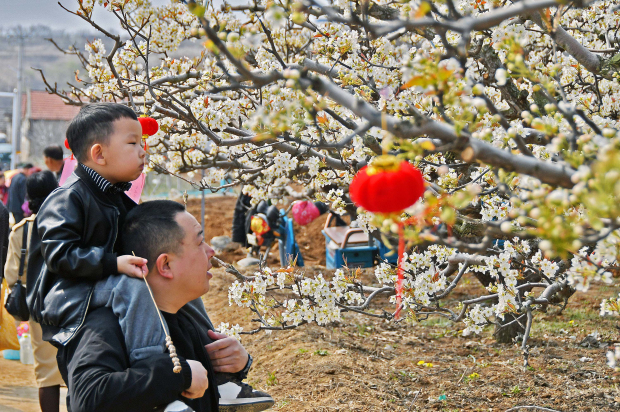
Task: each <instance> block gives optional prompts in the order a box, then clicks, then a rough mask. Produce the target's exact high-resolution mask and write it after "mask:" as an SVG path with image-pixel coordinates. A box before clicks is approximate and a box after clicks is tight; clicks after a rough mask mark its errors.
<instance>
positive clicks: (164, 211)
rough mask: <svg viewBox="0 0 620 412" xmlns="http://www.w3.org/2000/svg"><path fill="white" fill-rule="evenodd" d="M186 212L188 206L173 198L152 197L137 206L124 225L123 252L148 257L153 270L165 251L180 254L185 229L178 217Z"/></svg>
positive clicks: (150, 267) (122, 236)
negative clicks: (180, 224)
mask: <svg viewBox="0 0 620 412" xmlns="http://www.w3.org/2000/svg"><path fill="white" fill-rule="evenodd" d="M183 212H185V207H184V206H183V205H182V204H180V203H177V202H173V201H172V200H152V201H150V202H144V203H142V204H140V205H138V206H136V207H135V208H133V209H132V210H131V211H130V212H129V213H128V214H127V217H126V218H125V225H124V226H123V231H122V235H121V252H122V254H123V255H132V254H135V255H136V256H139V257H141V258H144V259H146V260H148V268H149V270H151V269H152V268H153V266H154V265H155V261H156V260H157V258H158V257H159V255H161V254H162V253H177V252H178V251H179V248H180V247H181V242H182V241H183V238H184V237H185V232H184V231H183V229H182V228H181V226H179V224H178V223H177V221H176V220H175V218H176V216H177V214H179V213H183Z"/></svg>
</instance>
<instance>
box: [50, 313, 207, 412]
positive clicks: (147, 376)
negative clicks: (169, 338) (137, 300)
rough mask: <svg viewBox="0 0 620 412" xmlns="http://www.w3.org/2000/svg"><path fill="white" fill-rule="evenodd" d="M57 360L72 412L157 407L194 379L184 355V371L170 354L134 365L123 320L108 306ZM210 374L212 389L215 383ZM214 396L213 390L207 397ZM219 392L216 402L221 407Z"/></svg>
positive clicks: (135, 410)
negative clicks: (175, 367)
mask: <svg viewBox="0 0 620 412" xmlns="http://www.w3.org/2000/svg"><path fill="white" fill-rule="evenodd" d="M57 359H58V369H59V370H60V374H61V375H62V378H63V379H64V380H65V383H66V384H67V388H68V393H67V409H68V410H69V411H70V412H146V411H153V409H154V408H156V407H158V406H161V405H166V404H168V403H170V402H173V401H175V400H177V399H179V398H180V394H181V393H182V392H183V391H184V390H186V389H188V388H189V387H190V386H191V382H192V374H191V369H190V367H189V364H188V363H187V360H186V359H185V358H183V357H182V356H181V355H180V354H179V360H180V361H181V368H182V370H181V373H174V372H173V371H172V368H173V367H174V365H173V363H172V360H171V359H170V356H169V354H168V353H167V352H166V353H162V354H159V355H154V356H151V357H149V358H147V359H143V360H141V361H138V362H136V363H134V364H133V365H131V366H130V363H129V355H128V354H127V349H126V346H125V339H124V338H123V332H122V330H121V327H120V325H119V323H118V318H117V317H116V316H115V315H114V313H113V312H112V310H111V309H109V308H105V307H103V308H98V309H95V310H93V311H91V312H89V313H88V316H87V317H86V319H85V320H84V325H83V327H81V328H80V329H79V330H78V331H77V333H76V334H75V337H74V338H73V339H71V341H70V342H68V343H67V345H66V346H63V347H60V348H59V349H58V355H57ZM209 370H212V369H209ZM211 376H212V375H210V376H209V387H210V388H211V387H214V386H215V385H214V384H213V383H212V379H211ZM214 390H215V393H217V389H214ZM213 394H214V391H213V389H212V390H211V391H209V390H208V391H207V392H206V393H205V396H211V397H213V396H214V395H213ZM215 396H216V397H215V399H211V401H213V402H214V404H215V405H217V395H215ZM216 410H217V406H216ZM197 412H203V411H201V410H200V409H197Z"/></svg>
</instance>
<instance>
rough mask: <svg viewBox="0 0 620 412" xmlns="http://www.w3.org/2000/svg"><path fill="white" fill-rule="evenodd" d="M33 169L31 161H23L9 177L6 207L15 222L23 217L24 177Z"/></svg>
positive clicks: (24, 198) (32, 171)
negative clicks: (15, 172) (11, 176)
mask: <svg viewBox="0 0 620 412" xmlns="http://www.w3.org/2000/svg"><path fill="white" fill-rule="evenodd" d="M34 171H35V169H34V167H33V166H32V163H25V164H23V165H21V167H20V168H19V171H18V172H17V174H16V175H15V176H13V178H12V179H11V186H10V187H9V204H8V207H7V209H9V212H11V214H12V215H13V219H15V223H19V222H21V221H22V219H23V218H24V211H23V209H22V205H23V204H24V201H25V200H26V178H27V177H28V176H30V175H31V174H32V173H34Z"/></svg>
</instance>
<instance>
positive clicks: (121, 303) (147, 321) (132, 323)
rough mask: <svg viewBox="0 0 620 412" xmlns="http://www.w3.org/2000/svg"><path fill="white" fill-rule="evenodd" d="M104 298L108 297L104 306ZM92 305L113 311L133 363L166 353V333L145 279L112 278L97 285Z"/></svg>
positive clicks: (117, 276) (122, 276) (123, 276)
mask: <svg viewBox="0 0 620 412" xmlns="http://www.w3.org/2000/svg"><path fill="white" fill-rule="evenodd" d="M102 295H107V300H106V301H105V303H104V304H103V305H101V303H102V301H103V299H102ZM93 304H99V305H100V306H106V307H109V308H111V309H112V311H113V312H114V314H115V315H116V316H117V317H118V320H119V324H120V325H121V330H122V331H123V336H124V337H125V344H126V345H127V351H128V352H129V361H130V363H132V364H133V363H134V362H136V361H139V360H141V359H145V358H148V357H150V356H152V355H156V354H159V353H163V352H164V349H165V344H164V342H165V338H166V334H165V332H164V330H163V329H162V325H161V322H160V320H159V316H158V314H157V310H158V309H157V307H156V306H155V303H154V302H153V300H152V299H151V295H150V294H149V291H148V290H147V287H146V284H145V283H144V280H141V279H135V278H130V277H129V276H125V275H115V276H110V277H108V278H107V279H104V280H102V281H101V282H99V283H98V284H97V285H96V286H95V299H94V301H93ZM164 322H165V321H164Z"/></svg>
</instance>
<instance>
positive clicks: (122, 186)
mask: <svg viewBox="0 0 620 412" xmlns="http://www.w3.org/2000/svg"><path fill="white" fill-rule="evenodd" d="M80 167H82V168H83V169H84V170H85V171H86V173H87V174H88V176H90V178H91V180H92V181H93V183H95V185H96V186H97V187H98V188H99V190H101V191H102V192H103V193H112V194H120V193H122V192H126V191H127V190H129V189H131V183H129V182H119V183H115V184H112V183H110V182H109V181H108V180H107V179H106V178H105V177H103V176H101V175H100V174H99V173H97V172H96V171H95V170H93V169H91V168H90V167H88V166H86V165H84V164H82V163H80Z"/></svg>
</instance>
